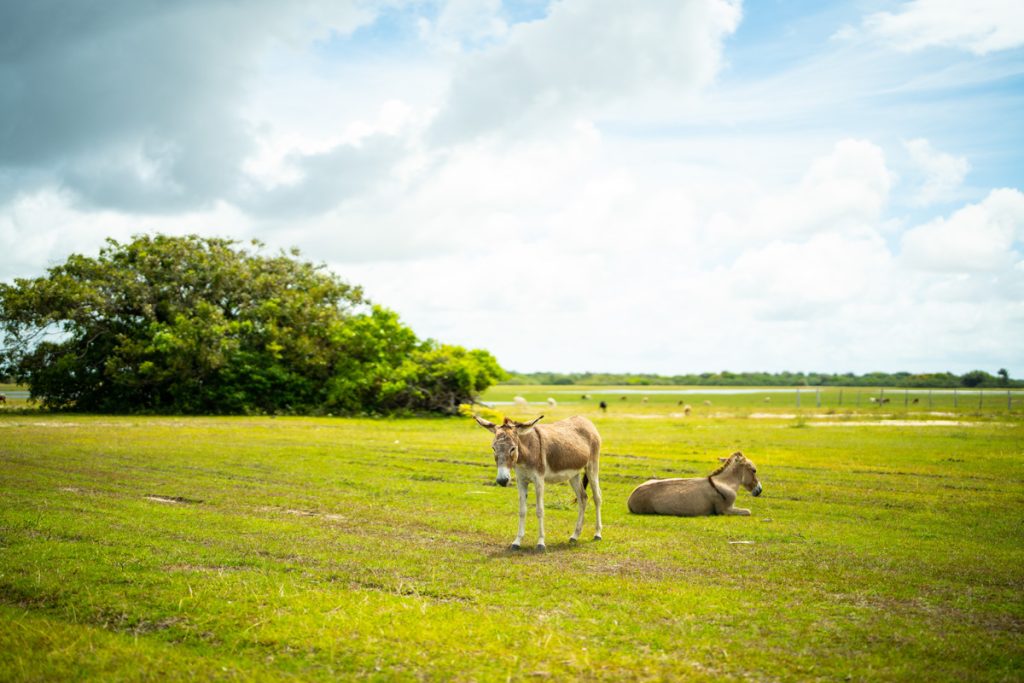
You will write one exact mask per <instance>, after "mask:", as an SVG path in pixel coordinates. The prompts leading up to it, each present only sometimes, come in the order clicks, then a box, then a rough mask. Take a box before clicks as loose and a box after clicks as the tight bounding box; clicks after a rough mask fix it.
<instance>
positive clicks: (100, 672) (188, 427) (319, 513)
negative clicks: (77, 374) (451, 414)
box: [0, 387, 1024, 681]
mask: <svg viewBox="0 0 1024 683" xmlns="http://www.w3.org/2000/svg"><path fill="white" fill-rule="evenodd" d="M635 389H636V388H635ZM590 390H591V391H593V390H597V388H590ZM637 390H638V391H641V392H643V391H645V390H642V389H637ZM557 391H563V392H571V393H554V392H557ZM616 391H617V393H615V394H607V395H604V394H601V395H598V394H593V393H591V398H590V399H589V400H582V399H581V395H582V394H583V393H588V389H586V388H584V389H580V388H578V387H496V388H494V389H493V390H492V391H491V392H489V394H488V396H487V397H486V398H487V399H489V400H493V401H510V400H511V398H512V397H513V396H515V395H523V396H525V397H527V398H528V399H529V400H531V401H544V400H545V399H546V398H547V397H548V396H551V397H553V398H556V401H557V402H558V405H557V407H553V408H552V407H550V406H544V407H543V409H541V406H537V407H536V408H537V410H536V412H544V413H546V414H547V416H548V417H547V418H545V419H546V420H553V419H557V418H558V417H563V416H568V415H570V414H574V413H582V414H586V415H588V416H590V417H591V418H592V419H593V420H594V422H595V423H596V424H597V426H598V429H599V430H600V431H601V434H602V436H603V439H604V448H603V456H602V476H601V480H602V486H603V489H604V497H605V512H604V522H605V529H604V540H603V541H601V542H599V543H598V542H592V541H585V542H582V543H581V544H580V545H578V546H572V547H571V546H569V545H567V543H566V539H567V538H568V536H569V534H570V533H571V531H572V526H573V523H574V521H575V507H574V503H573V501H572V500H571V494H570V491H569V489H568V487H567V486H566V485H564V484H563V485H559V486H557V487H551V488H549V491H548V495H547V540H548V552H547V553H544V554H538V553H534V552H530V551H523V552H521V553H512V552H510V551H508V550H506V546H507V544H508V543H509V541H511V540H512V537H513V536H514V535H515V529H516V500H515V498H516V494H515V489H514V487H510V488H508V489H501V488H498V487H496V486H494V485H493V478H494V471H493V461H492V459H491V457H490V449H489V439H490V435H489V434H488V433H487V432H485V431H484V430H482V429H480V428H479V427H477V426H476V425H475V424H473V423H472V422H471V421H470V420H468V419H465V418H462V419H434V420H431V419H408V420H384V419H381V420H360V419H338V418H316V419H314V418H155V417H154V418H139V417H95V416H71V415H53V414H43V413H38V414H35V413H31V412H26V413H22V412H20V411H17V410H8V411H6V414H4V411H0V680H4V681H21V680H39V681H51V680H63V679H71V678H93V679H102V680H111V679H154V678H155V679H161V680H164V679H200V680H205V679H211V678H219V679H225V680H236V679H241V680H252V679H271V678H274V679H288V678H293V679H295V680H336V679H339V678H370V679H383V680H390V679H429V680H448V679H458V680H474V679H475V680H505V679H507V678H512V679H530V680H543V679H546V678H549V679H552V680H560V679H565V678H582V679H605V680H623V679H650V680H659V679H692V680H712V679H714V680H720V679H722V678H726V679H752V680H799V681H804V680H814V679H823V680H837V679H839V680H879V679H884V680H924V679H926V680H1021V678H1022V677H1024V600H1022V597H1021V596H1022V589H1024V545H1022V539H1024V505H1022V504H1024V487H1022V484H1024V418H1022V414H1021V404H1024V396H1022V397H1021V399H1022V400H1021V401H1020V402H1019V403H1018V402H1015V403H1014V404H1013V405H1012V406H1011V407H1009V408H1008V407H1007V403H1006V397H1005V394H1004V395H1003V396H1002V399H1001V400H997V399H996V398H994V397H989V398H986V397H984V396H982V397H981V399H982V407H981V408H980V409H979V408H978V405H977V401H978V396H977V395H972V396H973V399H974V401H975V403H974V404H973V405H970V404H968V405H963V400H962V396H960V397H958V405H957V407H956V408H955V409H954V408H952V407H951V404H950V405H946V404H945V403H943V404H941V405H936V403H937V398H936V396H935V395H933V397H932V398H933V405H932V410H930V411H929V410H926V407H925V406H924V405H923V401H919V403H918V404H912V403H910V400H911V399H912V398H913V395H911V396H909V397H908V400H907V405H906V406H904V404H903V402H902V399H903V396H902V394H899V398H900V399H901V400H899V401H897V394H898V392H886V396H891V397H892V402H891V403H890V404H887V405H885V406H882V407H877V406H874V405H872V404H869V403H868V402H867V397H868V396H870V395H877V392H876V393H871V394H869V393H864V394H863V396H861V399H862V401H861V403H860V404H859V405H858V404H856V403H851V401H852V400H853V399H852V394H849V393H848V394H847V395H846V396H845V397H844V404H843V405H840V404H838V402H837V399H838V397H837V396H834V395H832V394H831V391H830V392H828V393H826V395H825V397H823V399H822V405H821V406H818V405H817V399H816V397H815V395H814V392H813V391H810V392H809V393H807V394H806V395H804V396H802V398H801V407H800V408H799V409H798V408H796V406H795V395H793V394H779V393H773V394H770V396H771V401H769V402H765V401H764V397H765V396H768V395H769V394H767V393H752V394H727V395H726V394H707V395H704V394H692V395H690V394H686V395H678V394H668V393H661V392H658V390H657V389H653V388H652V389H651V390H650V392H648V393H647V394H646V395H648V397H649V400H648V402H647V403H644V402H642V396H643V395H644V394H643V393H638V394H632V393H630V394H624V393H622V390H616ZM622 395H626V396H627V399H626V400H625V401H623V400H621V398H620V397H621V396H622ZM993 396H995V394H993ZM941 397H942V398H943V400H945V398H946V395H945V394H942V395H941ZM600 398H606V400H608V402H609V404H610V406H609V411H608V413H607V414H604V413H602V412H601V411H600V410H599V409H598V408H597V406H596V403H597V401H598V400H600ZM680 400H683V401H685V402H686V403H689V404H691V405H692V407H693V410H692V412H691V414H690V416H689V417H683V416H682V413H681V407H680V406H679V401H680ZM705 400H709V401H710V402H711V405H705V404H704V401H705ZM498 409H499V410H504V409H511V408H510V407H508V406H498ZM936 413H938V414H936ZM523 417H525V415H523ZM737 449H740V450H742V451H743V452H744V453H745V454H747V455H748V457H750V458H751V459H752V460H753V461H754V462H755V463H756V464H757V466H758V475H759V477H760V478H761V482H762V484H763V485H764V488H765V492H764V494H763V495H762V496H761V497H760V498H756V499H754V498H751V497H750V496H749V495H747V494H746V493H745V492H743V493H741V494H740V499H739V501H738V504H739V505H740V506H742V507H749V508H751V509H752V512H753V515H752V516H751V517H745V518H740V517H710V518H697V519H678V518H664V517H639V516H633V515H630V514H629V513H628V512H627V510H626V507H625V500H626V497H627V496H628V494H629V492H630V491H631V490H632V488H633V487H634V486H635V485H637V484H638V483H640V482H642V481H644V480H646V479H648V478H650V477H668V476H697V475H702V474H706V473H707V472H708V471H710V470H711V469H713V467H714V466H715V464H716V459H717V458H718V457H719V456H725V455H728V454H729V453H731V452H732V451H734V450H737ZM531 500H532V493H531ZM527 524H528V526H527V537H526V543H531V541H532V540H534V539H535V538H536V526H535V519H534V518H533V516H532V514H531V515H530V516H529V517H528V522H527ZM592 525H593V510H592V508H591V509H589V510H588V514H587V527H585V530H584V538H585V539H589V537H590V535H592V529H593V526H592Z"/></svg>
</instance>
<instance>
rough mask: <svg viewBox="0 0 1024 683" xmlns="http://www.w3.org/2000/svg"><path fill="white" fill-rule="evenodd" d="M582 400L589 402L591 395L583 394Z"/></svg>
mask: <svg viewBox="0 0 1024 683" xmlns="http://www.w3.org/2000/svg"><path fill="white" fill-rule="evenodd" d="M580 399H582V400H584V401H589V400H590V394H583V395H582V396H580Z"/></svg>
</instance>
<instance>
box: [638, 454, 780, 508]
mask: <svg viewBox="0 0 1024 683" xmlns="http://www.w3.org/2000/svg"><path fill="white" fill-rule="evenodd" d="M719 461H720V462H722V463H723V464H722V466H721V467H719V468H718V469H717V470H715V471H714V472H712V473H711V474H709V475H708V476H706V477H696V478H693V479H651V480H650V481H646V482H644V483H643V484H640V485H639V486H637V487H636V488H635V489H633V492H632V493H631V494H629V500H628V501H627V505H628V506H629V511H630V512H632V513H634V514H638V515H676V516H679V517H699V516H702V515H749V514H750V510H745V509H743V508H738V507H734V505H735V503H736V491H737V490H738V489H739V487H740V486H743V487H744V488H746V489H747V490H748V491H750V493H751V494H752V495H754V496H759V495H761V482H759V481H758V480H757V467H755V466H754V463H752V462H751V461H750V460H747V458H746V457H745V456H744V455H743V454H742V453H740V452H739V451H737V452H735V453H733V454H732V455H730V456H729V457H728V458H719Z"/></svg>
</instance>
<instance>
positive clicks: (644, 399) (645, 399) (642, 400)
mask: <svg viewBox="0 0 1024 683" xmlns="http://www.w3.org/2000/svg"><path fill="white" fill-rule="evenodd" d="M649 400H650V399H649V398H647V397H646V396H644V397H643V398H642V399H640V402H641V403H647V402H648V401H649Z"/></svg>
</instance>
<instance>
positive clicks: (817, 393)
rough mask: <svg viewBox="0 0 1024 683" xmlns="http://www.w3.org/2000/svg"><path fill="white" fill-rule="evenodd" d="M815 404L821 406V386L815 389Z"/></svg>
mask: <svg viewBox="0 0 1024 683" xmlns="http://www.w3.org/2000/svg"><path fill="white" fill-rule="evenodd" d="M814 405H815V407H817V408H820V407H821V387H818V388H816V389H815V390H814Z"/></svg>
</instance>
